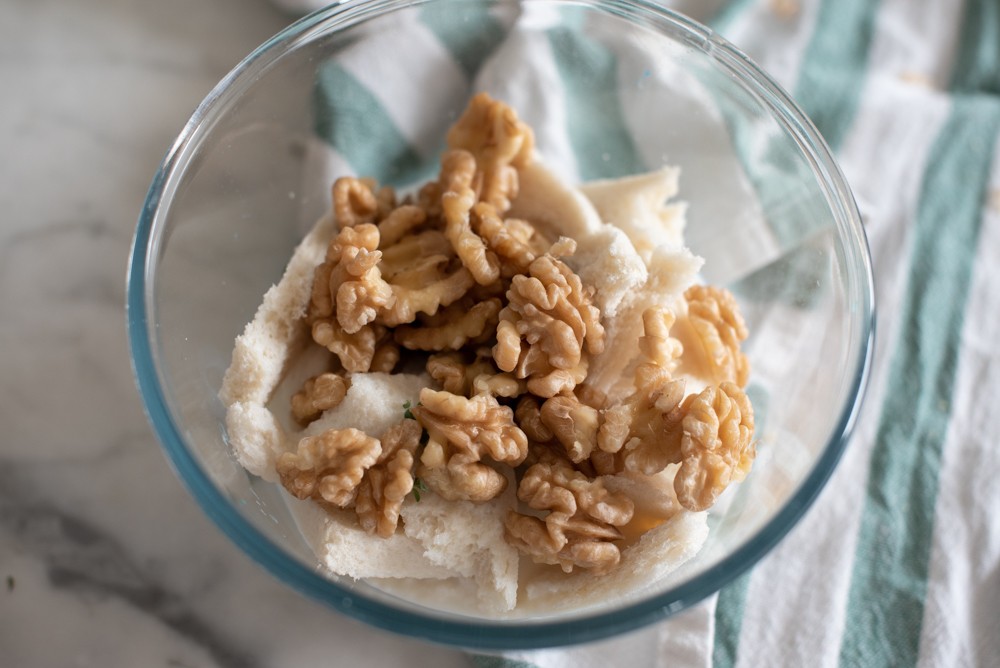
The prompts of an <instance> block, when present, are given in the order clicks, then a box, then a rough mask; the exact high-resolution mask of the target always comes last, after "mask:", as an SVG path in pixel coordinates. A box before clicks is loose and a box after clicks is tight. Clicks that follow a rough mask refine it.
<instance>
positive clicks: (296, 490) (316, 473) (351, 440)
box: [277, 428, 382, 508]
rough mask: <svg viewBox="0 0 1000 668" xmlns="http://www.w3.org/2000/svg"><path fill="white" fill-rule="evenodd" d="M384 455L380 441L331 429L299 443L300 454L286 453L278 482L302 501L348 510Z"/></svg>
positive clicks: (351, 431)
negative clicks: (371, 468) (311, 500)
mask: <svg viewBox="0 0 1000 668" xmlns="http://www.w3.org/2000/svg"><path fill="white" fill-rule="evenodd" d="M381 453H382V445H381V444H380V443H379V440H378V439H377V438H372V437H371V436H368V435H367V434H365V433H364V432H363V431H359V430H357V429H354V428H350V429H328V430H326V431H324V432H323V433H321V434H319V435H317V436H308V437H306V438H303V439H302V440H301V441H299V445H298V450H297V452H286V453H284V454H282V455H281V456H280V457H279V458H278V461H277V471H278V478H279V479H280V480H281V484H282V485H283V486H284V487H285V489H287V490H288V492H289V493H290V494H291V495H292V496H294V497H296V498H298V499H309V498H312V499H315V500H317V501H326V502H327V503H332V504H333V505H335V506H340V507H341V508H346V507H347V506H349V505H350V504H351V503H352V502H353V501H354V496H355V493H356V491H357V487H358V485H359V484H360V483H361V478H362V477H363V476H364V473H365V470H366V469H368V467H370V466H371V465H373V464H374V463H375V462H376V461H377V460H378V457H379V455H380V454H381Z"/></svg>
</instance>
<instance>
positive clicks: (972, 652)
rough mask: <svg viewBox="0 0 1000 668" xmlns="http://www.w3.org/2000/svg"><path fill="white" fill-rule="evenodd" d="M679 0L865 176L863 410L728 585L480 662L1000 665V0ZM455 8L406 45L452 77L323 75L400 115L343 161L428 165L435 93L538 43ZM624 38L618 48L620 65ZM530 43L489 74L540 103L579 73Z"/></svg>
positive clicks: (562, 159)
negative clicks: (835, 454)
mask: <svg viewBox="0 0 1000 668" xmlns="http://www.w3.org/2000/svg"><path fill="white" fill-rule="evenodd" d="M275 2H280V3H281V4H285V5H286V6H288V3H292V4H294V5H295V6H296V8H302V7H304V6H306V5H319V4H321V3H316V2H310V0H275ZM664 4H665V5H666V6H671V7H674V8H677V9H680V10H683V11H687V12H689V13H690V14H691V15H692V16H693V18H695V19H697V20H700V21H703V22H705V23H707V24H708V25H710V26H711V27H713V28H714V29H715V30H716V31H718V32H719V33H721V34H722V35H724V36H725V37H727V38H728V39H729V40H730V41H732V42H734V43H735V44H736V45H737V46H738V47H739V48H741V49H743V50H744V51H745V52H747V54H748V55H749V56H750V57H751V58H752V59H754V60H755V61H756V62H757V63H758V64H759V65H761V67H762V68H763V69H765V70H766V71H768V72H769V73H770V74H771V75H772V76H773V77H774V78H775V79H776V80H777V81H778V83H779V84H781V85H782V86H784V87H785V88H786V89H787V90H789V91H790V92H791V94H792V95H793V97H794V98H795V99H796V100H797V101H798V102H799V103H800V104H801V106H802V107H803V109H804V110H805V111H806V113H807V114H808V115H809V116H810V117H811V118H812V120H813V122H814V123H815V124H816V126H817V128H818V129H819V131H820V132H821V133H822V134H823V136H824V137H825V138H826V140H827V142H828V143H829V145H830V147H831V148H832V149H833V150H834V152H835V154H836V156H837V158H838V160H839V162H840V164H841V166H842V167H843V169H844V171H845V173H846V175H847V178H848V181H849V182H850V184H851V186H852V188H853V190H854V193H855V196H856V198H857V200H858V204H859V207H860V209H861V211H862V214H863V217H864V220H865V226H866V230H867V233H868V236H869V242H870V246H871V251H872V256H873V261H874V268H875V275H876V289H877V308H878V314H879V327H878V332H877V342H876V353H875V360H874V364H873V369H872V374H871V381H870V384H869V391H868V396H867V401H866V405H865V409H864V410H863V412H862V415H861V417H860V419H859V421H858V423H857V426H856V429H855V431H854V435H853V438H852V440H851V442H850V444H849V445H848V447H847V450H846V453H845V455H844V457H843V459H842V461H841V463H840V464H839V466H838V468H837V470H836V472H835V473H834V475H833V477H832V478H831V480H830V482H829V483H828V485H827V486H826V488H825V490H824V491H823V493H822V494H821V496H820V497H819V499H818V500H817V501H816V503H815V505H814V506H813V507H812V508H811V509H810V510H809V512H808V513H807V514H806V516H805V517H804V518H803V520H802V521H801V522H800V523H799V524H798V525H797V526H796V528H795V529H794V530H793V531H792V532H791V533H790V534H789V535H788V536H787V537H786V538H785V539H784V540H783V541H782V542H781V543H780V544H779V545H778V547H777V548H775V550H774V551H773V552H772V553H771V554H769V555H768V556H767V557H766V558H765V559H763V560H762V561H761V562H760V563H759V564H758V565H757V566H756V567H755V568H753V569H752V570H751V571H750V572H749V573H747V574H746V575H745V576H743V577H741V578H740V579H738V580H737V581H736V582H734V583H732V584H731V585H729V586H727V587H726V588H725V589H723V590H722V591H721V592H720V593H719V594H718V595H716V596H713V597H711V598H710V599H708V600H706V601H703V602H702V603H701V604H699V605H698V606H695V607H694V608H692V609H690V610H688V611H685V612H684V613H682V614H679V615H677V616H675V617H673V618H671V619H669V620H666V621H664V622H662V623H660V624H658V625H655V626H653V627H650V628H647V629H643V630H641V631H638V632H635V633H632V634H629V635H626V636H623V637H619V638H615V639H612V640H607V641H603V642H600V643H596V644H592V645H582V646H577V647H570V648H561V649H552V650H543V651H530V652H511V653H506V654H504V655H502V656H482V655H480V656H475V657H474V660H475V662H476V664H477V665H478V666H480V667H483V668H485V667H487V666H489V667H505V668H515V667H520V666H529V667H530V666H540V667H544V668H549V667H552V668H554V667H557V666H616V665H629V666H633V667H634V668H641V667H643V666H657V667H659V666H664V667H666V666H708V665H712V666H730V665H740V666H834V665H843V666H890V665H891V666H910V665H917V664H919V665H923V666H972V665H982V666H986V665H994V666H995V665H1000V522H997V521H996V520H995V519H994V517H995V510H996V509H997V508H1000V476H998V475H997V473H996V472H997V471H998V470H1000V448H998V447H996V444H995V438H996V436H995V434H996V433H997V432H998V430H1000V429H998V428H1000V411H998V410H997V409H996V406H997V404H998V402H1000V353H998V343H1000V160H998V158H1000V148H998V134H1000V3H997V2H996V1H995V0H964V2H955V1H952V0H727V1H724V2H718V1H717V2H712V3H707V2H706V3H696V2H690V1H688V2H683V1H681V0H677V1H671V2H664ZM447 18H448V17H447V16H446V15H444V16H443V15H437V16H435V15H432V14H427V13H425V14H424V15H423V16H422V18H421V21H422V22H423V24H424V28H425V29H422V30H418V31H416V33H417V36H416V37H414V36H413V34H408V36H407V39H408V41H407V42H406V45H407V48H420V49H425V50H427V51H429V52H431V53H434V54H436V58H437V60H436V61H434V62H432V63H431V64H430V65H429V66H430V67H434V68H435V72H436V75H435V76H434V77H430V78H424V79H423V82H425V83H426V81H432V82H435V81H436V82H437V85H438V86H439V89H437V90H428V89H427V88H426V87H424V88H422V89H421V90H415V89H412V88H408V87H407V86H408V85H409V84H408V83H407V81H406V80H405V78H404V80H400V79H399V78H397V79H390V80H386V79H384V78H381V77H379V76H372V68H373V67H376V66H377V61H373V60H371V59H368V56H367V55H365V56H364V57H362V56H359V57H358V59H357V60H356V61H353V62H351V61H350V60H349V59H348V61H344V62H338V63H337V65H336V66H333V67H330V68H328V69H327V70H326V72H325V73H324V76H325V77H328V79H327V80H326V81H325V83H324V84H323V85H324V86H326V87H327V89H328V90H337V91H339V92H340V94H341V95H345V94H347V93H346V92H347V91H349V94H350V95H351V96H352V99H356V100H364V101H365V104H366V109H371V110H372V111H371V113H373V114H375V115H376V116H378V118H376V119H375V120H374V121H373V122H377V123H379V124H381V125H380V127H383V128H388V129H390V130H392V131H394V132H396V133H398V136H395V137H394V138H390V140H389V141H387V143H385V144H384V145H382V144H380V145H374V144H370V143H364V142H359V141H357V139H355V140H354V143H353V144H352V130H353V129H352V128H350V127H338V126H336V125H331V126H329V127H323V128H320V131H321V133H325V134H327V135H328V136H330V137H337V138H338V146H343V147H345V148H344V150H343V151H342V154H345V153H346V154H349V157H350V159H349V160H348V159H346V158H345V161H344V164H343V165H341V167H343V169H344V170H345V171H357V172H367V171H368V170H367V169H366V167H368V166H374V165H376V164H388V163H386V162H385V161H386V160H387V156H388V157H389V158H391V160H390V162H391V164H393V165H395V169H396V171H395V172H394V173H392V174H388V175H383V176H385V177H387V178H389V179H390V180H394V181H397V182H399V183H408V182H412V181H415V180H419V179H420V178H425V177H426V176H428V175H429V174H430V173H432V170H433V164H434V163H433V157H434V156H435V154H436V151H437V150H438V149H439V148H440V147H438V146H435V145H425V144H422V143H421V140H420V138H421V137H425V136H440V129H441V128H438V131H437V132H436V133H435V132H434V130H435V127H436V126H435V124H439V125H441V126H442V127H443V126H446V125H447V124H449V123H450V122H451V120H452V119H450V118H447V115H446V114H444V113H442V112H441V110H444V109H448V108H455V107H456V106H460V103H461V100H462V99H464V96H465V95H466V94H467V92H468V91H469V90H472V86H473V83H475V85H476V86H477V87H478V86H482V87H485V88H486V89H488V90H489V89H490V85H491V84H494V85H499V84H497V82H491V81H490V80H489V72H488V64H486V63H485V60H484V59H485V56H487V55H490V54H495V53H503V52H504V50H507V51H508V52H511V51H513V52H516V51H518V50H525V49H527V50H530V49H532V48H533V45H532V44H529V43H511V41H510V40H508V39H506V37H505V36H506V27H507V26H508V25H509V24H510V22H511V21H514V20H519V19H518V16H517V15H516V13H515V14H511V15H509V16H508V15H506V14H504V12H503V11H498V12H494V13H491V14H489V15H484V16H483V20H484V21H493V22H494V23H495V30H494V31H493V33H492V34H493V38H492V39H493V40H494V42H493V43H491V44H486V45H484V44H483V43H482V42H481V41H480V42H477V43H476V44H470V43H468V42H466V41H463V39H462V35H463V31H462V30H461V29H460V27H459V26H456V25H453V24H449V22H448V20H447ZM400 29H401V30H403V29H406V28H405V27H404V26H402V25H401V27H400ZM414 40H417V41H416V42H415V41H414ZM618 55H619V54H615V53H608V54H603V56H602V57H607V58H610V59H611V62H612V66H611V67H610V68H607V71H608V72H611V73H613V72H614V71H615V68H614V66H613V63H614V59H615V58H616V57H617V56H618ZM532 57H533V58H535V61H534V63H535V71H536V75H537V78H536V79H535V80H533V81H530V82H527V83H528V86H527V87H526V88H524V89H523V90H522V91H520V92H518V91H514V90H511V91H497V90H496V89H495V88H494V89H493V90H494V92H498V93H506V95H505V97H506V98H507V99H508V100H510V101H511V102H513V103H514V104H515V106H518V107H519V108H520V107H521V106H522V104H521V103H523V106H524V108H526V109H529V110H530V108H531V100H532V94H531V92H532V90H533V88H532V87H533V86H534V87H537V86H546V85H549V84H551V81H552V80H553V78H554V79H559V77H560V76H561V73H560V70H559V67H558V63H553V62H552V61H551V60H547V59H546V58H545V57H544V55H538V54H533V55H532ZM412 74H413V73H412V72H410V73H408V76H410V77H412ZM612 76H613V74H612ZM456 81H457V82H463V81H464V82H466V83H464V84H461V85H456V84H455V82H456ZM421 85H422V86H424V83H422V84H421ZM567 90H569V89H568V88H567ZM518 96H521V97H520V98H519V97H518ZM456 97H457V99H458V100H459V102H458V104H456V102H455V98H456ZM399 99H412V100H419V104H420V105H423V106H422V111H421V113H417V114H408V115H406V116H402V115H394V111H393V107H392V104H389V101H390V100H399ZM539 135H540V136H541V137H552V139H547V140H545V141H547V142H548V143H547V144H546V145H544V146H543V147H542V148H543V151H544V154H545V155H546V158H547V160H551V161H553V162H555V163H556V166H557V168H558V169H560V170H561V171H567V172H568V173H570V174H574V175H578V176H584V177H585V176H588V174H587V173H586V172H587V167H586V165H581V164H577V162H576V161H575V160H574V157H573V151H572V146H570V145H568V143H566V142H563V141H562V140H560V139H559V137H560V136H562V133H559V132H556V133H547V132H546V131H545V128H544V127H543V128H539ZM387 151H388V152H389V153H386V152H387ZM393 151H395V153H392V152H393ZM610 157H611V159H620V158H621V156H618V155H611V156H610Z"/></svg>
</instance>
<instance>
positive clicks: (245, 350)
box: [219, 214, 333, 482]
mask: <svg viewBox="0 0 1000 668" xmlns="http://www.w3.org/2000/svg"><path fill="white" fill-rule="evenodd" d="M332 232H333V217H332V214H331V215H329V216H326V217H324V218H322V219H321V220H320V221H319V222H317V223H316V225H315V226H314V227H313V229H312V230H311V231H310V232H309V234H307V235H306V237H305V238H304V239H303V240H302V242H301V243H300V244H299V245H298V247H297V248H296V249H295V253H294V255H292V259H291V260H290V261H289V263H288V266H287V267H286V268H285V273H284V274H283V275H282V277H281V280H280V281H279V282H278V283H277V285H273V286H271V288H270V289H269V290H268V291H267V293H265V295H264V301H263V302H262V303H261V305H260V307H258V309H257V313H256V314H255V315H254V318H253V320H252V321H250V323H249V324H248V325H247V326H246V328H245V329H244V330H243V333H242V334H241V335H239V336H238V337H236V344H235V346H234V347H233V357H232V362H231V363H230V365H229V368H228V369H227V370H226V374H225V376H224V378H223V381H222V389H221V390H220V391H219V398H220V399H221V400H222V403H223V405H224V406H225V407H226V434H227V437H228V439H229V445H230V447H231V448H232V449H233V452H234V453H235V454H236V459H237V460H238V461H239V462H240V464H242V465H243V466H244V467H245V468H246V469H247V471H249V472H250V473H252V474H254V475H257V476H260V477H261V478H263V479H264V480H268V481H271V482H274V481H276V480H277V474H276V473H275V471H274V463H275V460H276V459H277V458H278V456H279V455H280V454H281V453H282V452H284V451H285V450H287V449H288V447H289V446H288V442H287V435H286V434H285V431H284V429H283V428H282V426H281V424H280V421H279V420H277V419H276V417H275V415H274V414H273V413H272V412H271V411H269V410H268V409H267V408H266V407H265V406H266V404H267V402H268V400H269V399H270V398H271V395H272V394H273V393H274V391H275V388H276V387H277V385H278V384H279V383H280V382H281V379H282V375H283V374H284V371H285V366H286V365H287V364H288V360H289V358H290V357H292V356H293V355H294V354H295V353H296V352H298V351H299V350H301V349H302V348H303V346H304V345H305V343H306V342H307V341H308V338H309V330H308V328H307V326H306V325H305V323H304V322H303V321H302V315H303V314H304V313H305V310H306V307H307V306H308V304H309V294H310V290H311V288H312V276H313V271H314V270H315V268H316V265H318V264H319V263H320V262H322V261H323V257H324V256H325V255H326V247H327V243H328V240H329V238H330V236H331V234H332Z"/></svg>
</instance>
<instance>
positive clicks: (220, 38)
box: [0, 0, 470, 668]
mask: <svg viewBox="0 0 1000 668" xmlns="http://www.w3.org/2000/svg"><path fill="white" fill-rule="evenodd" d="M288 21H289V17H288V16H287V15H284V14H282V13H280V12H279V11H278V10H276V9H274V8H272V6H271V5H270V4H268V3H267V2H266V0H169V1H156V0H63V1H60V0H0V84H2V93H0V147H2V149H0V150H2V153H0V155H2V158H0V212H2V223H0V426H2V428H3V431H2V433H3V436H2V438H0V666H3V667H5V668H22V667H23V668H33V667H36V666H37V667H46V668H48V667H50V666H102V667H106V668H116V667H119V666H122V667H124V666H128V667H132V666H175V667H177V666H180V667H189V668H193V667H198V668H209V667H214V666H218V667H236V666H240V667H242V666H247V667H253V666H341V665H344V666H346V665H365V666H380V667H382V666H403V665H405V666H435V667H442V668H448V667H451V666H468V665H470V661H469V659H468V658H467V657H466V656H464V655H463V654H462V653H460V652H457V651H454V650H448V649H443V648H438V647H432V646H428V645H424V644H422V643H420V642H417V641H414V640H409V639H404V638H399V637H396V636H391V635H387V634H384V633H382V632H379V631H375V630H372V629H369V628H367V627H364V626H362V625H361V624H359V623H357V622H354V621H352V620H350V619H347V618H345V617H343V616H341V615H339V614H337V613H335V612H332V611H330V610H328V609H326V608H324V607H322V606H321V605H319V604H316V603H313V602H312V601H310V600H307V599H306V598H303V597H302V596H300V595H298V594H297V593H295V592H292V591H291V590H289V589H288V588H286V587H285V586H284V585H282V584H280V583H279V582H277V581H276V580H275V579H273V578H272V577H271V576H270V575H268V574H267V573H265V572H264V571H263V570H262V569H261V568H259V567H258V566H257V565H255V564H254V563H252V562H251V561H250V560H249V559H248V558H247V557H246V556H244V555H243V554H242V553H241V552H240V551H239V550H238V549H237V548H236V547H235V546H234V545H232V544H231V543H230V542H229V541H228V540H227V539H226V538H225V537H224V536H223V535H222V534H221V533H219V532H218V531H217V530H216V528H215V527H214V525H212V524H211V523H210V522H209V520H208V519H206V518H205V517H204V516H203V515H202V513H201V511H200V510H199V509H198V508H197V506H196V505H195V503H194V502H193V501H192V500H191V499H190V498H189V497H188V495H187V493H186V492H185V490H184V489H183V488H182V487H181V484H180V483H179V482H178V480H177V479H176V478H175V476H174V474H173V472H172V471H171V470H170V467H169V466H168V465H167V462H166V460H165V458H164V456H163V455H162V454H161V452H160V449H159V446H158V445H157V443H156V440H155V439H154V437H153V435H152V433H151V431H150V429H149V427H148V425H147V422H146V419H145V417H144V415H143V412H142V408H141V406H140V403H139V399H138V395H137V392H136V390H135V386H134V384H133V380H132V375H131V372H130V369H129V361H128V350H127V346H126V339H125V324H124V299H125V295H124V288H125V270H126V259H127V254H128V249H129V242H130V239H131V235H132V231H133V228H134V225H135V220H136V217H137V215H138V212H139V209H140V206H141V204H142V200H143V197H144V195H145V192H146V188H147V186H148V183H149V181H150V179H151V177H152V175H153V173H154V171H155V170H156V167H157V165H158V163H159V161H160V159H161V157H162V156H163V154H164V152H165V151H166V149H167V147H168V146H169V145H170V143H171V141H172V140H173V138H174V136H175V135H176V134H177V132H178V131H179V130H180V128H181V127H182V125H183V123H184V122H185V120H186V119H187V117H188V115H189V114H190V112H191V111H192V110H193V108H194V107H195V105H196V104H197V103H198V102H199V101H200V100H201V98H202V97H203V96H204V95H205V94H206V93H207V92H208V91H209V90H210V88H211V87H212V86H213V85H214V84H215V83H216V81H218V79H219V78H221V77H222V76H223V75H224V74H225V73H226V72H227V71H228V70H229V69H230V68H231V67H232V66H233V65H235V64H236V63H237V62H238V60H239V59H240V58H241V57H242V56H243V55H245V54H246V53H248V52H249V51H250V50H251V49H252V48H253V47H254V46H256V45H257V44H259V43H260V42H262V41H263V40H264V39H266V38H267V37H269V36H270V35H272V34H273V33H275V32H277V31H278V30H279V29H280V28H281V27H283V25H285V24H286V23H287V22H288Z"/></svg>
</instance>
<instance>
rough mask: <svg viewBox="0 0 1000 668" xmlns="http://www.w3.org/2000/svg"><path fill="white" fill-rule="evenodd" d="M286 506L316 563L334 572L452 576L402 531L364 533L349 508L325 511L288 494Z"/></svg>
mask: <svg viewBox="0 0 1000 668" xmlns="http://www.w3.org/2000/svg"><path fill="white" fill-rule="evenodd" d="M284 496H285V498H286V499H287V503H288V508H289V510H290V511H291V513H292V515H293V516H294V517H295V522H296V523H297V524H298V527H299V531H301V532H302V536H303V537H304V538H305V539H306V542H307V543H309V545H310V547H312V548H313V551H314V552H315V553H316V556H317V557H318V558H319V560H320V562H321V563H322V564H323V566H325V567H326V568H327V569H329V570H330V571H332V572H334V573H337V574H338V575H346V576H347V577H350V578H354V579H355V580H357V579H361V578H379V577H381V578H384V577H395V578H420V579H423V578H433V579H439V580H440V579H445V578H450V577H453V576H454V573H452V572H451V571H450V570H449V569H447V568H445V567H443V566H439V565H438V564H435V563H434V562H433V561H431V560H430V559H427V558H426V557H424V556H423V555H424V548H423V546H422V545H421V544H420V543H419V542H418V541H417V540H415V539H414V538H411V537H409V536H406V535H404V534H403V533H402V532H397V533H395V534H393V535H392V536H391V537H390V538H381V537H379V536H375V535H371V534H369V533H367V532H365V531H364V530H363V529H361V527H359V526H358V520H357V517H356V516H355V514H354V512H353V511H350V510H337V509H331V510H326V509H324V508H322V507H320V506H319V504H316V503H313V502H312V501H300V500H299V499H296V498H293V497H292V496H290V495H288V494H284Z"/></svg>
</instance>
